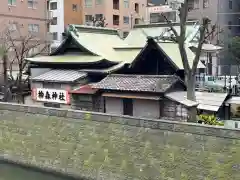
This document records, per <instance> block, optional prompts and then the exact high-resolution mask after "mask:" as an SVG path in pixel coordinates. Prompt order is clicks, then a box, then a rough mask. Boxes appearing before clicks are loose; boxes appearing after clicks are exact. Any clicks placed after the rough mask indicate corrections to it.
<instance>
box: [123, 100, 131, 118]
mask: <svg viewBox="0 0 240 180" xmlns="http://www.w3.org/2000/svg"><path fill="white" fill-rule="evenodd" d="M123 115H128V116H132V115H133V100H132V99H123Z"/></svg>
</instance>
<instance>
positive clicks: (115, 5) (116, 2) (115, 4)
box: [113, 0, 119, 10]
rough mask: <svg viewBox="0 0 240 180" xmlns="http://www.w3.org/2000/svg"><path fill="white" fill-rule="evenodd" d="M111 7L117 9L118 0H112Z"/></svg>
mask: <svg viewBox="0 0 240 180" xmlns="http://www.w3.org/2000/svg"><path fill="white" fill-rule="evenodd" d="M113 9H115V10H119V0H113Z"/></svg>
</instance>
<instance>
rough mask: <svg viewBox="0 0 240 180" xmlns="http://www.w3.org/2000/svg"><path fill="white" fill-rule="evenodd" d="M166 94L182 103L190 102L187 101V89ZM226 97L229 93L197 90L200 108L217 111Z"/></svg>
mask: <svg viewBox="0 0 240 180" xmlns="http://www.w3.org/2000/svg"><path fill="white" fill-rule="evenodd" d="M165 96H166V97H167V98H169V99H171V100H175V101H177V102H179V103H181V104H184V105H186V106H188V104H186V103H185V102H186V100H187V92H186V91H177V92H170V93H167V94H166V95H165ZM226 97H227V93H209V92H196V102H195V103H197V104H198V105H197V108H198V109H202V110H207V111H214V112H217V111H218V110H219V108H220V107H221V106H222V105H223V103H224V101H225V99H226ZM188 101H189V100H188ZM192 102H193V101H192ZM193 104H194V103H193Z"/></svg>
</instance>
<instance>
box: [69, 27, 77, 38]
mask: <svg viewBox="0 0 240 180" xmlns="http://www.w3.org/2000/svg"><path fill="white" fill-rule="evenodd" d="M68 29H69V31H71V32H73V33H74V34H75V36H77V37H78V36H79V35H78V30H77V29H76V28H75V26H73V25H69V27H68Z"/></svg>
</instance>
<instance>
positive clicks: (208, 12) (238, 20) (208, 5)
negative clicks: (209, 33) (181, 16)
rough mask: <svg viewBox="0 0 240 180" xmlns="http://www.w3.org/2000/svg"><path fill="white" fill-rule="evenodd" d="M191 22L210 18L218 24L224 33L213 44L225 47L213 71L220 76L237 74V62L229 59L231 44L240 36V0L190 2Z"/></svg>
mask: <svg viewBox="0 0 240 180" xmlns="http://www.w3.org/2000/svg"><path fill="white" fill-rule="evenodd" d="M189 9H190V12H189V14H188V19H189V20H196V19H197V20H201V19H202V17H208V18H209V19H210V20H211V22H212V24H216V25H217V26H218V27H219V29H221V30H222V31H223V32H222V33H220V34H218V35H217V36H216V37H214V38H213V39H212V43H217V44H220V45H221V46H223V47H224V49H223V51H222V52H221V53H220V54H219V56H218V58H217V61H216V62H215V63H214V62H213V64H212V65H213V69H216V70H217V73H218V74H229V73H236V71H237V69H236V68H237V66H234V64H236V62H233V61H232V60H231V58H230V57H229V51H228V48H229V43H231V41H230V39H231V38H232V37H234V36H239V35H240V1H239V0H190V2H189Z"/></svg>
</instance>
